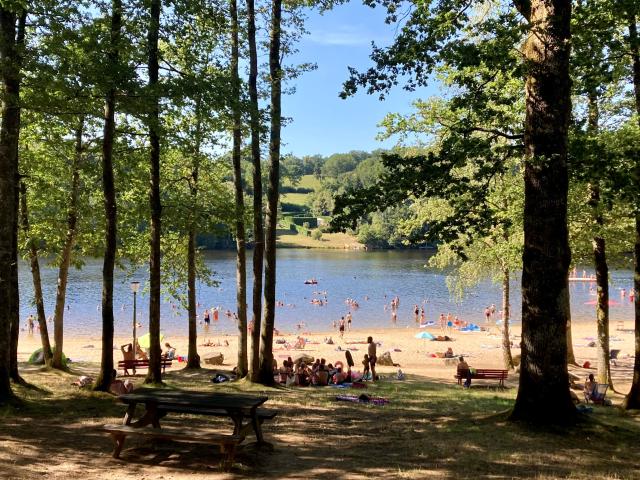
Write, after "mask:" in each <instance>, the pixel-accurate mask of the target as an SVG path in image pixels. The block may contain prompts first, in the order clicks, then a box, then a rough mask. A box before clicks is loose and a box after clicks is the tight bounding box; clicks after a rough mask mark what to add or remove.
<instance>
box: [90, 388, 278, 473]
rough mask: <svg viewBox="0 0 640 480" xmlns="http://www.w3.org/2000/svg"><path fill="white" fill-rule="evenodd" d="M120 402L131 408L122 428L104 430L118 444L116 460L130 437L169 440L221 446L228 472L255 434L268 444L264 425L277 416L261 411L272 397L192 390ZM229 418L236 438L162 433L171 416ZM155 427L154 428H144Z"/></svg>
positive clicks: (153, 391)
mask: <svg viewBox="0 0 640 480" xmlns="http://www.w3.org/2000/svg"><path fill="white" fill-rule="evenodd" d="M118 398H119V399H120V401H122V402H123V403H126V404H127V405H128V407H127V411H126V413H125V415H124V419H123V421H122V425H105V426H104V427H103V428H102V430H104V431H106V432H108V433H110V435H111V436H112V439H113V441H114V444H115V449H114V454H113V455H114V457H116V458H118V457H119V455H120V451H121V450H122V447H123V445H124V440H125V438H126V436H128V435H142V436H148V437H157V438H169V439H171V440H175V441H183V442H193V443H215V444H219V445H220V448H221V450H222V451H223V453H226V455H227V457H226V460H225V461H224V462H223V465H224V466H225V468H229V467H230V465H231V463H232V462H233V456H234V453H235V447H236V446H237V445H238V444H239V443H241V442H242V441H243V440H244V439H245V438H246V437H247V435H248V434H250V433H251V432H252V431H253V433H254V434H255V436H256V439H257V442H258V444H264V443H265V442H264V439H263V436H262V422H263V421H264V420H269V419H272V418H274V417H275V416H276V414H277V412H275V411H272V410H266V409H261V408H259V407H260V406H261V405H262V404H264V403H265V402H266V401H267V400H268V397H265V396H254V395H242V394H233V393H218V392H215V393H214V392H197V391H189V390H166V389H159V388H141V389H138V390H135V391H134V392H132V393H127V394H124V395H120V396H119V397H118ZM138 404H144V406H145V411H144V413H143V414H142V416H141V417H140V418H139V419H138V420H136V421H134V416H135V413H136V407H137V405H138ZM172 412H173V413H187V414H193V415H209V416H226V417H229V418H230V419H231V420H232V421H233V424H234V429H233V433H232V434H221V433H217V432H206V433H195V432H192V431H190V430H183V431H178V430H174V429H162V428H161V427H160V420H161V419H162V418H163V417H165V416H166V415H167V414H168V413H172ZM149 425H151V426H152V427H153V428H144V427H147V426H149Z"/></svg>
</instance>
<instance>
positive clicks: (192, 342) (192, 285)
mask: <svg viewBox="0 0 640 480" xmlns="http://www.w3.org/2000/svg"><path fill="white" fill-rule="evenodd" d="M200 102H201V100H200V97H198V98H197V99H196V109H195V113H196V139H195V140H196V144H195V152H194V165H193V169H192V170H191V181H190V183H189V190H190V193H191V199H192V202H191V203H192V205H197V201H198V177H199V174H200V144H201V139H202V131H201V130H202V128H201V127H202V123H201V121H200V115H201V111H200V110H201V109H200ZM187 242H189V243H188V245H187V314H188V317H189V347H188V348H189V351H188V357H187V366H186V368H200V355H198V324H197V302H196V220H195V218H194V214H193V212H192V216H191V219H190V224H189V235H188V238H187Z"/></svg>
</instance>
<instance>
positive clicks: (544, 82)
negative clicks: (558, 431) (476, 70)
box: [511, 0, 576, 423]
mask: <svg viewBox="0 0 640 480" xmlns="http://www.w3.org/2000/svg"><path fill="white" fill-rule="evenodd" d="M528 20H529V24H530V25H531V31H530V33H529V37H528V39H527V41H526V44H525V46H524V55H525V59H526V63H527V65H526V67H527V80H526V118H525V172H524V180H525V204H524V235H525V239H524V252H523V272H522V365H521V369H520V384H519V389H518V395H517V398H516V403H515V406H514V409H513V412H512V414H511V418H512V419H513V420H525V421H531V422H534V423H570V422H572V421H574V419H575V418H576V409H575V407H574V405H573V403H572V401H571V397H570V395H569V376H568V371H567V343H566V334H567V332H566V327H567V309H566V305H564V304H565V303H566V301H567V300H568V298H569V296H568V269H569V264H570V261H571V252H570V249H569V241H568V228H567V193H568V172H567V133H568V125H569V115H570V112H571V102H570V79H569V54H570V43H569V39H570V28H569V26H570V20H571V2H570V1H569V0H533V1H532V2H531V9H530V15H529V18H528Z"/></svg>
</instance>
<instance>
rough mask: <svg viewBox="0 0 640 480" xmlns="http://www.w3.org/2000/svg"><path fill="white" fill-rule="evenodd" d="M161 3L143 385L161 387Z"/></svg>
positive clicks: (153, 46)
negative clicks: (147, 365)
mask: <svg viewBox="0 0 640 480" xmlns="http://www.w3.org/2000/svg"><path fill="white" fill-rule="evenodd" d="M160 11H161V0H151V2H150V17H149V30H148V33H147V42H148V43H147V48H148V54H149V59H148V66H149V85H148V102H149V106H148V108H149V110H148V115H147V127H148V129H149V144H150V151H149V166H150V190H149V205H150V208H151V232H150V247H151V252H150V258H149V289H150V292H149V338H150V342H149V343H150V345H149V347H150V348H149V350H150V355H149V371H148V373H147V377H146V378H145V383H162V371H161V367H162V365H161V355H162V350H161V349H160V252H161V245H160V240H161V238H160V235H161V218H162V203H161V200H160V105H159V103H160V102H159V91H158V89H159V83H158V72H159V65H158V37H159V31H160Z"/></svg>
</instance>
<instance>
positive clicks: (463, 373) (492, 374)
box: [453, 368, 509, 388]
mask: <svg viewBox="0 0 640 480" xmlns="http://www.w3.org/2000/svg"><path fill="white" fill-rule="evenodd" d="M468 375H469V371H468V370H458V371H457V372H456V374H455V375H454V377H453V378H456V379H458V385H462V381H463V380H466V379H467V377H468ZM508 375H509V371H508V370H498V369H491V368H476V369H475V370H474V373H472V375H471V378H472V379H473V380H498V385H499V386H500V388H504V381H505V380H506V379H507V377H508Z"/></svg>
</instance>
